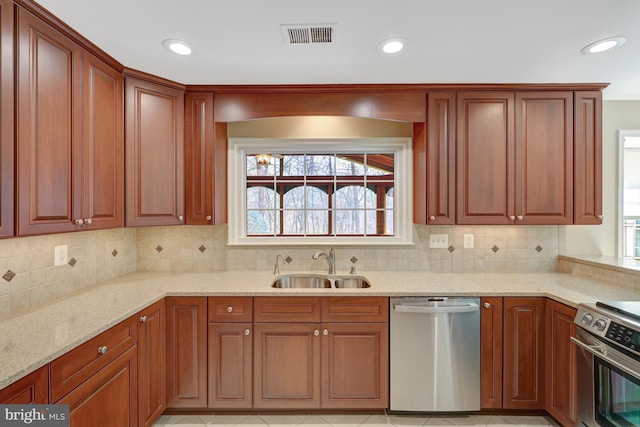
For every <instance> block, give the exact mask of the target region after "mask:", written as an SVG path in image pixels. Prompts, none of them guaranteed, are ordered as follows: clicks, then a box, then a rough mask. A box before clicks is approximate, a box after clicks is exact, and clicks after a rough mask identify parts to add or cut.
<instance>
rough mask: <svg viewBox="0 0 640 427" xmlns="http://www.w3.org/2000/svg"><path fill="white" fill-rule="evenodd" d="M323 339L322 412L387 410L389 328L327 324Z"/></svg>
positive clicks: (323, 331) (381, 325)
mask: <svg viewBox="0 0 640 427" xmlns="http://www.w3.org/2000/svg"><path fill="white" fill-rule="evenodd" d="M322 335H323V339H322V408H349V409H352V408H353V409H364V408H387V407H388V406H389V327H388V325H387V324H386V323H326V324H323V330H322Z"/></svg>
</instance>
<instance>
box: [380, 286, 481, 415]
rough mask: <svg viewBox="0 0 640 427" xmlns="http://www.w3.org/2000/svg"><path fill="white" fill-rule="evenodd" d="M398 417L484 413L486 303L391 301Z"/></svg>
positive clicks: (420, 299)
mask: <svg viewBox="0 0 640 427" xmlns="http://www.w3.org/2000/svg"><path fill="white" fill-rule="evenodd" d="M390 323H391V325H390V326H391V337H390V339H391V354H390V357H391V359H390V362H391V372H390V382H391V390H390V391H391V402H390V405H389V407H390V409H391V410H392V411H416V412H467V411H478V410H480V298H444V297H443V298H430V297H404V298H392V299H391V318H390Z"/></svg>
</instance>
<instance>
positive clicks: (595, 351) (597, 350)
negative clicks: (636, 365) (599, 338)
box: [570, 337, 640, 378]
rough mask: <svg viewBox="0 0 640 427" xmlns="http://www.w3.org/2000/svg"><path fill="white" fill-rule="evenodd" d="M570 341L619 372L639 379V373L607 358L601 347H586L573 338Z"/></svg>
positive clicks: (586, 345)
mask: <svg viewBox="0 0 640 427" xmlns="http://www.w3.org/2000/svg"><path fill="white" fill-rule="evenodd" d="M570 339H571V341H573V342H574V343H575V344H576V345H577V346H578V347H580V348H582V349H584V350H586V351H588V352H589V353H591V354H593V355H595V356H598V357H599V358H601V359H603V360H604V361H606V362H608V363H610V364H611V365H613V366H615V367H616V368H618V369H620V370H621V371H624V372H626V373H628V374H629V375H631V376H633V377H635V378H640V373H638V372H636V371H635V370H633V369H630V368H629V367H628V366H624V365H623V364H621V363H619V362H617V361H615V360H613V359H611V358H609V357H607V355H606V354H605V352H604V351H602V345H588V344H585V343H583V342H582V341H580V340H578V339H576V338H574V337H570Z"/></svg>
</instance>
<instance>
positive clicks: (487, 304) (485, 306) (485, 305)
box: [482, 302, 491, 308]
mask: <svg viewBox="0 0 640 427" xmlns="http://www.w3.org/2000/svg"><path fill="white" fill-rule="evenodd" d="M482 306H483V307H484V308H491V304H489V303H488V302H485V303H484V304H482Z"/></svg>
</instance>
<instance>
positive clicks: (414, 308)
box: [393, 302, 480, 314]
mask: <svg viewBox="0 0 640 427" xmlns="http://www.w3.org/2000/svg"><path fill="white" fill-rule="evenodd" d="M478 310H480V306H479V305H478V304H475V303H472V302H470V303H465V304H461V305H448V306H429V305H402V304H394V305H393V311H395V312H398V313H422V314H436V313H473V312H474V311H478Z"/></svg>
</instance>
